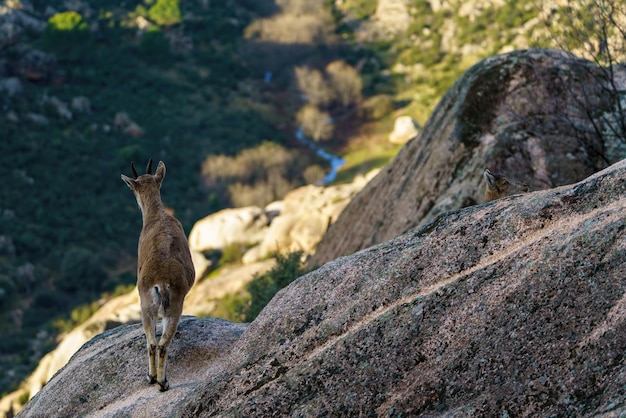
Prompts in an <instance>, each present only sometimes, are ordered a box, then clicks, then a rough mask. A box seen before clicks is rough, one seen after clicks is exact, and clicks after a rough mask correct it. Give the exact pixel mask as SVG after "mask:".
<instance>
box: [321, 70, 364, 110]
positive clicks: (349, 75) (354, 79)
mask: <svg viewBox="0 0 626 418" xmlns="http://www.w3.org/2000/svg"><path fill="white" fill-rule="evenodd" d="M326 74H328V77H329V79H330V84H331V85H332V87H333V90H334V91H335V95H336V98H337V100H338V101H339V102H340V103H341V104H342V105H343V106H349V105H351V104H353V103H357V102H358V101H359V100H361V90H362V88H363V81H362V80H361V76H360V75H359V73H358V71H357V70H356V69H355V68H354V67H352V66H351V65H349V64H347V63H346V62H345V61H342V60H338V61H333V62H331V63H330V64H328V65H327V66H326Z"/></svg>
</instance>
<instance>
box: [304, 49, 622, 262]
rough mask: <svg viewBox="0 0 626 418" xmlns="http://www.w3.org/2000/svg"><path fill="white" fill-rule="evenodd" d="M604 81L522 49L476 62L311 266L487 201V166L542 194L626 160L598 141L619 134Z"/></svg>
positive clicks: (592, 70)
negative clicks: (613, 131)
mask: <svg viewBox="0 0 626 418" xmlns="http://www.w3.org/2000/svg"><path fill="white" fill-rule="evenodd" d="M621 71H623V69H621ZM602 77H604V74H603V73H602V72H601V70H600V69H599V68H598V67H596V66H595V65H594V64H592V63H590V62H588V61H584V60H580V59H573V58H572V57H571V56H569V55H567V54H565V53H563V52H559V51H553V50H527V51H516V52H513V53H510V54H505V55H499V56H494V57H491V58H488V59H486V60H484V61H482V62H480V63H478V64H476V65H475V66H474V67H472V68H471V69H470V70H468V71H467V72H466V73H465V74H464V75H463V77H461V78H460V79H459V80H458V81H457V82H456V83H455V84H454V85H453V86H452V88H451V89H450V90H449V91H448V93H447V94H446V95H445V96H444V98H443V99H442V100H441V102H440V103H439V105H438V106H437V108H436V109H435V111H434V112H433V115H432V116H431V118H430V119H429V121H428V122H427V124H426V125H425V126H424V128H423V129H422V130H421V131H420V133H419V135H418V136H417V137H416V138H415V139H414V140H412V141H410V142H409V143H407V144H406V145H405V146H404V148H403V149H402V150H401V151H400V152H399V153H398V155H397V156H396V157H395V159H394V160H393V161H392V162H391V163H390V164H389V165H388V166H387V167H386V168H385V169H383V170H382V171H381V172H380V174H379V175H378V176H376V177H375V178H374V179H373V180H372V181H371V182H370V183H368V185H367V186H366V187H365V188H364V189H363V190H362V191H361V192H360V193H359V194H358V195H357V196H356V197H355V198H354V199H352V201H351V202H350V204H349V205H348V206H347V207H346V209H345V210H344V211H343V212H342V214H341V216H340V217H339V219H338V220H337V222H335V223H334V224H333V226H332V227H331V228H330V229H329V231H328V233H327V234H326V235H325V236H324V238H323V240H322V241H321V242H320V244H319V245H318V246H317V250H316V254H315V255H314V256H313V257H312V259H311V262H310V263H311V264H310V265H321V264H324V263H325V262H327V261H329V260H332V259H334V258H336V257H338V256H340V255H346V254H352V253H354V252H355V251H358V250H360V249H363V248H366V247H369V246H371V245H374V244H377V243H380V242H384V241H386V240H389V239H391V238H394V237H396V236H398V235H400V234H402V233H404V232H406V231H407V230H409V229H410V228H413V227H415V226H418V225H423V224H425V223H426V222H429V221H431V220H432V219H434V218H435V217H436V216H437V215H439V214H441V213H443V212H445V211H448V210H452V209H458V208H461V207H464V206H469V205H473V204H476V203H479V202H482V195H483V193H484V187H485V185H484V180H483V178H482V173H483V171H484V170H485V168H490V169H492V170H494V171H497V172H501V173H504V174H506V175H508V176H509V177H511V178H515V179H517V180H519V181H522V182H525V183H527V184H528V185H529V186H530V188H531V190H539V189H546V188H550V187H555V186H560V185H564V184H569V183H573V182H576V181H579V180H581V179H583V178H585V177H587V176H589V175H590V174H592V173H594V172H596V171H598V170H600V169H602V168H604V167H606V166H607V165H608V163H610V162H615V161H618V160H619V159H621V158H623V157H625V156H626V152H625V151H626V150H625V149H624V146H623V145H624V144H623V143H622V142H620V141H617V140H613V141H609V142H604V141H603V140H601V139H599V137H598V135H597V133H596V132H597V131H596V128H598V129H599V131H600V132H605V133H607V132H610V127H609V126H607V125H606V121H607V120H610V119H611V115H612V113H611V112H613V109H612V108H611V103H610V100H603V99H602V98H603V97H605V96H606V93H605V92H606V90H603V89H604V86H600V85H599V84H598V82H597V80H598V79H601V78H602ZM616 80H619V78H618V77H616ZM620 88H623V87H620ZM581 103H585V106H583V107H581V106H580V104H581ZM588 112H589V114H591V115H592V116H593V117H594V123H595V124H596V126H595V127H594V126H593V124H592V123H591V121H590V119H589V118H588V114H587V113H588ZM608 136H610V135H607V137H608ZM620 145H621V146H620Z"/></svg>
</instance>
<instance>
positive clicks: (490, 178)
mask: <svg viewBox="0 0 626 418" xmlns="http://www.w3.org/2000/svg"><path fill="white" fill-rule="evenodd" d="M484 176H485V180H487V183H489V185H490V186H491V187H494V186H495V184H496V174H495V173H494V172H493V171H491V170H489V169H486V170H485V172H484Z"/></svg>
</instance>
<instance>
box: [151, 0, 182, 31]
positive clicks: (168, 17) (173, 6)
mask: <svg viewBox="0 0 626 418" xmlns="http://www.w3.org/2000/svg"><path fill="white" fill-rule="evenodd" d="M179 3H180V0H157V2H156V3H155V4H154V6H152V7H150V9H148V17H150V20H152V21H153V22H155V23H156V24H157V25H159V26H172V25H176V24H177V23H180V22H181V20H182V15H181V13H180V4H179Z"/></svg>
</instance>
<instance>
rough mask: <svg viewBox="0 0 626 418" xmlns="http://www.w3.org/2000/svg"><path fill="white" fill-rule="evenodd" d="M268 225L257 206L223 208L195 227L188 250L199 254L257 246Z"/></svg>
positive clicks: (190, 233) (200, 221) (263, 213)
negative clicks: (233, 246) (241, 246)
mask: <svg viewBox="0 0 626 418" xmlns="http://www.w3.org/2000/svg"><path fill="white" fill-rule="evenodd" d="M268 225H269V219H268V216H267V215H266V214H265V212H264V211H263V209H261V208H258V207H256V206H249V207H244V208H230V209H223V210H221V211H219V212H216V213H214V214H211V215H209V216H207V217H205V218H203V219H200V220H199V221H198V222H196V223H195V224H194V226H193V228H192V229H191V232H189V248H191V249H192V250H194V251H198V252H202V251H207V250H214V249H223V248H225V247H227V246H229V245H232V244H249V243H257V242H259V241H260V240H261V238H262V236H263V234H264V232H265V231H266V230H267V226H268Z"/></svg>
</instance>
